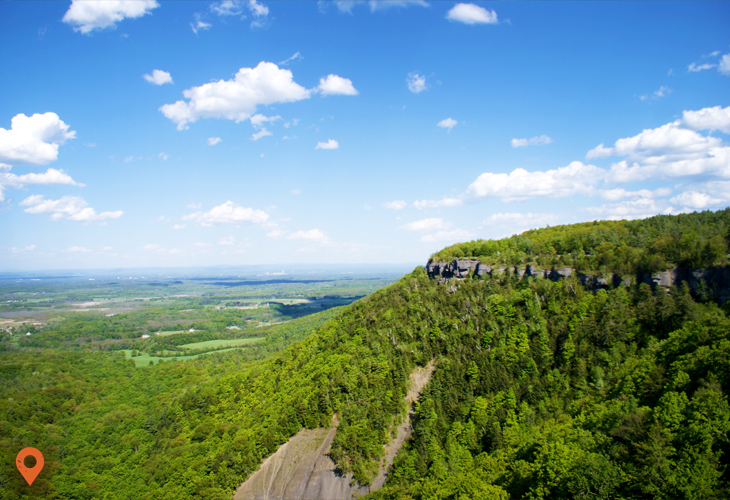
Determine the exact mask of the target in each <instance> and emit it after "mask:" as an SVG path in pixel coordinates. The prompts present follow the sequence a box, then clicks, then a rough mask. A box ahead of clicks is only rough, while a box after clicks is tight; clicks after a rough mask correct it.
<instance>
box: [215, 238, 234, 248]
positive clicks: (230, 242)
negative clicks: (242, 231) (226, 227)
mask: <svg viewBox="0 0 730 500" xmlns="http://www.w3.org/2000/svg"><path fill="white" fill-rule="evenodd" d="M235 243H236V238H234V237H233V236H227V237H225V238H221V239H220V240H219V241H218V244H219V245H223V246H225V245H233V244H235Z"/></svg>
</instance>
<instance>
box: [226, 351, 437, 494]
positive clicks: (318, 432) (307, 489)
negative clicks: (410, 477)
mask: <svg viewBox="0 0 730 500" xmlns="http://www.w3.org/2000/svg"><path fill="white" fill-rule="evenodd" d="M434 370H435V366H434V364H433V362H431V363H429V364H428V366H426V367H423V368H421V367H417V368H415V369H414V370H413V372H412V373H411V375H410V381H411V384H410V389H409V391H408V394H407V396H406V403H407V404H408V417H407V418H406V419H405V421H404V422H402V423H401V425H400V426H398V428H397V429H395V432H394V435H395V437H394V438H393V439H391V441H390V443H388V445H387V446H386V447H385V450H384V451H385V457H384V460H383V461H382V463H381V464H380V467H379V470H378V475H377V476H376V477H375V479H374V480H373V483H372V485H371V486H370V487H367V486H359V485H358V484H357V482H356V481H353V478H352V474H348V475H343V474H341V473H340V472H339V471H338V470H337V466H336V465H335V463H334V462H333V461H332V459H331V458H330V456H329V451H330V448H331V447H332V440H333V439H334V438H335V434H336V433H337V426H338V425H339V421H338V420H337V416H334V417H333V418H332V424H331V425H330V427H329V428H328V429H304V430H301V431H299V432H298V433H297V434H295V435H294V436H293V437H292V438H291V439H289V441H288V442H286V443H285V444H283V445H281V446H280V447H279V449H278V450H277V451H276V452H275V453H274V454H273V455H271V456H270V457H269V458H267V459H266V460H265V461H264V462H263V463H262V464H261V468H260V469H259V470H258V471H256V472H254V473H253V474H252V475H251V477H249V478H248V479H247V480H246V482H245V483H243V484H242V485H241V486H240V487H239V488H238V491H236V495H235V496H234V497H233V500H352V499H355V498H357V497H359V496H362V495H365V494H367V493H370V492H371V491H376V490H378V489H380V488H381V487H382V486H383V484H385V481H386V479H387V477H388V470H389V468H390V466H391V465H392V464H393V460H394V459H395V455H396V454H397V453H398V450H399V449H400V448H401V446H403V443H404V442H405V441H406V440H407V439H408V438H409V437H410V435H411V432H412V431H413V428H412V426H411V419H412V417H413V404H414V403H415V402H416V401H417V400H418V397H419V395H420V394H421V391H423V388H424V387H425V386H426V384H427V383H428V381H429V379H430V378H431V374H433V371H434Z"/></svg>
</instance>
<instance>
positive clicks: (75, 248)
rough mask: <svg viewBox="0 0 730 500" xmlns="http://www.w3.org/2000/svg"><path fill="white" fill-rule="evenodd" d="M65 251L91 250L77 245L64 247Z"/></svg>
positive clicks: (85, 251) (87, 251) (79, 251)
mask: <svg viewBox="0 0 730 500" xmlns="http://www.w3.org/2000/svg"><path fill="white" fill-rule="evenodd" d="M66 251H67V252H71V253H89V252H91V250H89V249H88V248H84V247H79V246H72V247H68V248H67V249H66Z"/></svg>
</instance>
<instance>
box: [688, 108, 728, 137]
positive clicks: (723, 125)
mask: <svg viewBox="0 0 730 500" xmlns="http://www.w3.org/2000/svg"><path fill="white" fill-rule="evenodd" d="M682 123H683V124H684V125H685V126H687V128H690V129H692V130H709V131H710V132H712V131H713V130H719V131H720V132H724V133H726V134H730V106H728V107H727V108H722V107H721V106H715V107H713V108H704V109H700V110H699V111H685V112H684V113H683V114H682Z"/></svg>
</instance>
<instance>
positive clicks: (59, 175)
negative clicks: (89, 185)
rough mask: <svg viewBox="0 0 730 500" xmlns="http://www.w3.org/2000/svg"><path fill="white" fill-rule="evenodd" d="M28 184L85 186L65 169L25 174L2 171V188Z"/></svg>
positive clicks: (0, 180)
mask: <svg viewBox="0 0 730 500" xmlns="http://www.w3.org/2000/svg"><path fill="white" fill-rule="evenodd" d="M26 184H43V185H50V186H63V185H67V186H78V187H84V186H85V184H81V183H79V182H76V181H75V180H73V179H72V178H71V176H70V175H68V174H67V173H65V172H64V171H63V170H56V169H55V168H49V169H48V170H46V171H45V172H44V173H42V174H36V173H30V174H23V175H15V174H11V173H9V172H4V173H0V189H2V188H3V187H12V188H19V187H22V186H24V185H26Z"/></svg>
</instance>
